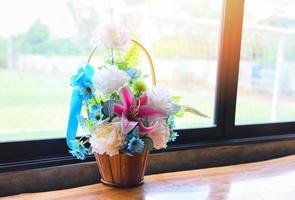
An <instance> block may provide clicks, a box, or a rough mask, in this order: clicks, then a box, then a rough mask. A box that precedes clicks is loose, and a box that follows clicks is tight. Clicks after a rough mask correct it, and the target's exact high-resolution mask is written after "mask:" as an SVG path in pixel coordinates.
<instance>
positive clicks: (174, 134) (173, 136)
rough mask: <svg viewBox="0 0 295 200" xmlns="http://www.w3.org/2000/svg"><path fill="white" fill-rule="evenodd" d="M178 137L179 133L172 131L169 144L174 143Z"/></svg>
mask: <svg viewBox="0 0 295 200" xmlns="http://www.w3.org/2000/svg"><path fill="white" fill-rule="evenodd" d="M178 136H179V135H178V133H177V132H174V131H170V134H169V142H174V141H175V140H176V138H177V137H178Z"/></svg>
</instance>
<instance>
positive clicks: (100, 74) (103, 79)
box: [93, 65, 129, 96]
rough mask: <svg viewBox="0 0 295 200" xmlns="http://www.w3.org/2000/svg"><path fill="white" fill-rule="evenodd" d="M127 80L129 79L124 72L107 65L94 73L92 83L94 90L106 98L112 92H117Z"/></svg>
mask: <svg viewBox="0 0 295 200" xmlns="http://www.w3.org/2000/svg"><path fill="white" fill-rule="evenodd" d="M128 79H129V77H128V75H127V73H126V72H125V71H123V70H120V69H118V67H117V66H115V65H109V66H107V67H106V68H103V69H101V70H97V71H96V72H95V74H94V80H93V83H94V88H95V89H98V90H100V91H101V92H102V93H103V95H105V96H108V95H110V94H112V93H113V92H117V91H118V90H119V89H120V88H121V87H122V86H124V85H125V83H126V82H127V81H128Z"/></svg>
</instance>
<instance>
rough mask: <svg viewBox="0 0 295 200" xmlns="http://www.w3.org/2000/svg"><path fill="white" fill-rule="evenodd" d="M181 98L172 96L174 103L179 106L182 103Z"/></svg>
mask: <svg viewBox="0 0 295 200" xmlns="http://www.w3.org/2000/svg"><path fill="white" fill-rule="evenodd" d="M180 99H181V97H180V96H172V101H173V103H176V104H178V103H179V102H180Z"/></svg>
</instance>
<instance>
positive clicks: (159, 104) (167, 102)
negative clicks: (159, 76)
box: [147, 87, 180, 115]
mask: <svg viewBox="0 0 295 200" xmlns="http://www.w3.org/2000/svg"><path fill="white" fill-rule="evenodd" d="M147 95H148V98H149V99H148V104H149V105H150V106H152V107H154V108H158V109H159V110H161V111H162V112H164V113H166V114H167V115H174V114H176V113H177V112H178V111H179V109H180V106H178V105H176V104H174V103H173V99H172V96H171V95H170V94H169V92H168V90H165V89H163V88H159V87H153V88H151V89H150V90H148V91H147Z"/></svg>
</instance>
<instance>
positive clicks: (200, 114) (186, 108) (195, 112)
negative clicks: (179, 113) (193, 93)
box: [182, 106, 208, 118]
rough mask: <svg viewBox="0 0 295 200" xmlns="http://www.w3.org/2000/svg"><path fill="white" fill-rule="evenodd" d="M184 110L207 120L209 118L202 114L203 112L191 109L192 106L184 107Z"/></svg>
mask: <svg viewBox="0 0 295 200" xmlns="http://www.w3.org/2000/svg"><path fill="white" fill-rule="evenodd" d="M182 107H183V109H184V112H189V113H192V114H195V115H198V116H200V117H205V118H208V115H206V114H204V113H202V112H201V111H199V110H197V109H195V108H193V107H191V106H182Z"/></svg>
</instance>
